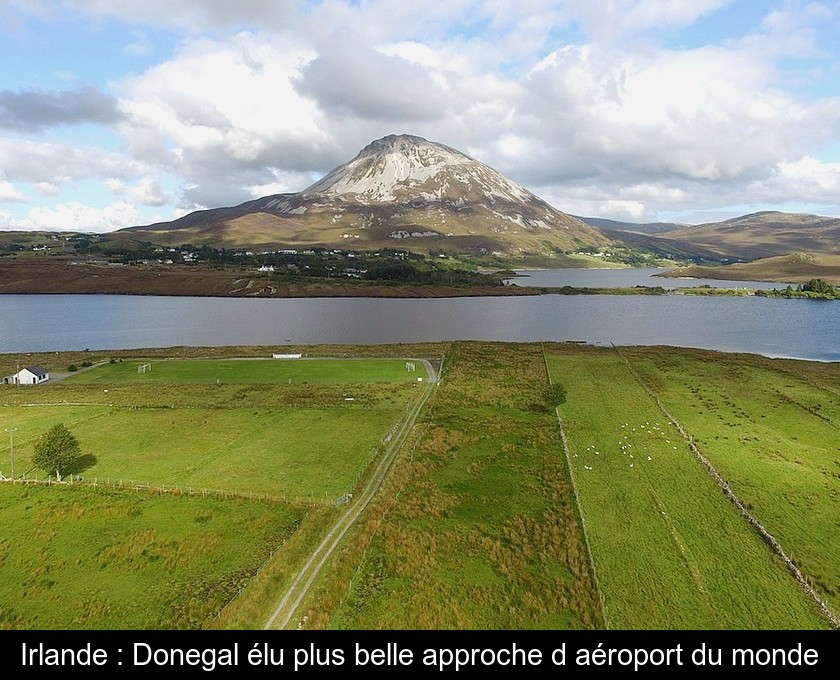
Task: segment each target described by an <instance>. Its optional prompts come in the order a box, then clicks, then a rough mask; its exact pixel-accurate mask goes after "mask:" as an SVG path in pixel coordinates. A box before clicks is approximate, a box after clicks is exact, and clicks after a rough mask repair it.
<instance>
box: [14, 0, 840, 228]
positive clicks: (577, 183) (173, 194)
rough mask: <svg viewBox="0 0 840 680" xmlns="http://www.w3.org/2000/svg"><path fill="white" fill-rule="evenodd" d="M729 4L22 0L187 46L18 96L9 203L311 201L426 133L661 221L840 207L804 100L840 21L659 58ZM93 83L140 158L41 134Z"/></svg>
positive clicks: (553, 191)
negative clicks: (82, 189) (169, 34)
mask: <svg viewBox="0 0 840 680" xmlns="http://www.w3.org/2000/svg"><path fill="white" fill-rule="evenodd" d="M730 4H732V3H731V2H730V0H603V1H600V2H592V1H591V0H565V1H563V2H560V1H558V0H520V2H513V1H512V0H448V1H447V2H445V3H407V2H402V1H397V0H366V1H365V2H361V3H358V2H349V1H345V0H324V1H322V2H315V3H309V2H305V1H304V0H300V1H289V2H274V1H272V0H243V1H242V2H237V3H231V2H226V0H196V1H195V2H191V3H175V4H173V3H170V2H163V0H148V1H147V2H145V3H133V4H132V3H123V2H118V3H114V2H107V1H106V0H65V1H64V2H62V3H61V11H58V10H56V7H55V5H54V3H46V2H45V3H38V2H33V3H15V4H14V7H16V8H17V9H16V10H15V11H16V12H17V13H18V14H19V15H20V16H26V15H27V14H29V15H32V14H33V13H37V12H41V16H42V17H43V18H44V20H48V17H49V15H50V11H51V10H55V12H54V13H55V14H56V16H58V17H59V20H60V17H61V15H62V13H63V12H77V13H78V12H83V13H85V16H87V17H90V18H93V19H94V20H95V21H98V20H100V19H103V18H117V19H119V20H121V21H123V22H132V24H133V25H128V26H125V27H124V28H125V29H126V31H124V32H123V33H122V34H121V39H123V40H125V37H126V35H129V36H130V37H129V39H133V40H134V42H133V43H132V45H129V46H128V49H129V51H133V52H136V53H137V54H140V53H145V54H146V55H148V54H149V52H148V49H149V48H151V46H152V45H153V44H155V43H154V41H153V40H151V38H154V37H156V36H155V35H154V31H155V30H156V27H159V26H166V27H167V28H168V29H174V30H176V31H181V35H182V36H191V37H186V38H184V40H183V42H182V43H181V45H180V47H179V49H178V50H177V52H176V53H175V54H174V55H172V56H171V57H170V58H169V59H168V60H167V61H164V62H162V63H159V64H157V65H156V66H154V67H152V68H149V69H147V70H146V71H144V72H142V73H139V74H135V75H129V76H126V77H124V78H123V79H122V80H118V81H114V82H111V83H108V84H107V87H106V86H104V85H102V84H99V85H96V87H97V88H98V90H90V91H88V90H84V89H78V90H75V91H73V92H71V93H65V94H64V95H62V96H59V95H56V94H49V93H46V94H45V93H39V96H38V97H34V94H33V93H32V92H29V91H28V90H21V91H20V92H24V91H26V92H28V93H29V95H30V96H29V97H27V98H25V100H24V98H22V97H21V96H20V92H18V93H17V94H15V93H10V92H8V91H6V93H5V100H4V101H6V104H7V109H8V110H9V111H10V112H11V113H10V116H11V117H10V118H9V121H8V126H11V127H13V129H14V130H15V131H16V133H19V134H20V135H21V137H20V138H8V139H1V138H0V157H1V158H3V166H4V167H3V169H4V171H5V175H4V178H5V179H6V180H8V181H7V185H8V186H6V187H5V193H6V195H12V193H11V190H10V189H9V187H11V188H12V190H14V191H18V190H17V189H16V187H15V186H13V185H12V184H9V183H11V182H14V183H15V185H16V186H20V187H24V184H22V183H30V184H32V185H33V187H34V188H35V189H37V191H38V192H39V193H40V194H41V195H42V196H60V200H64V199H67V198H68V196H67V195H66V194H63V193H62V194H59V192H61V191H65V190H67V188H68V187H72V186H73V184H74V183H78V182H79V181H81V180H95V181H98V182H101V183H102V184H103V186H104V187H105V188H106V189H108V191H109V192H110V194H109V193H107V192H103V194H102V196H101V197H100V200H99V204H100V205H101V204H104V203H106V202H108V201H109V200H113V201H114V206H117V205H122V204H129V203H131V204H135V205H138V206H142V205H147V206H156V207H159V208H161V209H162V210H161V212H167V211H173V212H176V214H177V213H180V212H181V211H189V210H191V209H194V208H197V207H202V206H206V207H216V206H222V205H234V204H236V203H238V202H241V201H244V200H248V199H251V198H253V197H255V196H260V195H265V194H269V193H281V192H287V191H296V190H299V189H302V188H304V187H305V186H307V185H308V184H310V183H311V182H312V180H313V179H314V178H316V177H317V176H318V175H320V174H322V173H325V172H327V171H329V170H330V169H331V168H332V167H334V166H335V165H337V164H339V163H342V162H345V161H347V160H349V159H350V158H351V157H352V156H354V155H355V154H356V153H357V152H358V150H359V149H360V148H361V147H362V146H364V145H365V144H367V143H369V142H370V141H371V140H373V139H376V138H379V137H382V136H384V135H386V134H390V133H399V132H408V133H414V134H419V135H421V136H424V137H426V138H428V139H431V140H434V141H440V142H443V143H445V144H449V145H451V146H454V147H456V148H459V149H461V150H462V151H465V152H466V153H469V154H470V155H472V156H473V157H475V158H477V159H478V160H481V161H484V162H486V163H488V164H490V165H492V166H493V167H496V168H497V169H498V170H500V171H501V172H503V173H505V174H507V175H509V176H510V177H511V178H512V179H513V180H514V181H517V182H519V183H521V184H524V185H525V186H527V187H529V188H531V189H532V190H534V191H536V192H537V193H539V194H541V195H543V196H544V197H545V198H547V199H548V200H551V201H552V202H553V203H554V204H555V205H557V207H559V208H560V209H563V210H567V211H570V212H586V213H587V214H599V211H598V210H596V208H600V214H603V215H605V216H614V217H615V216H619V215H621V216H623V217H625V218H628V219H629V218H632V219H643V218H644V217H645V216H646V215H647V216H655V215H656V214H657V213H659V212H662V211H667V210H672V211H673V210H680V209H692V210H698V209H700V208H702V207H714V206H719V205H721V204H722V203H726V202H729V203H730V204H732V205H735V204H738V205H741V204H749V203H750V202H751V200H752V199H751V197H752V198H753V199H754V200H775V197H779V198H780V200H781V197H788V196H793V195H794V194H795V193H796V192H801V194H802V195H801V196H800V197H799V198H800V199H801V200H803V201H805V200H809V199H813V200H814V201H822V202H826V201H832V202H833V203H836V198H830V195H831V192H832V191H835V194H836V178H837V170H836V168H835V167H834V164H832V163H820V162H819V161H816V160H815V159H814V158H813V156H816V155H817V154H818V153H819V152H820V150H821V149H822V148H825V147H827V146H828V147H829V148H830V145H831V144H833V143H834V142H835V141H836V140H837V139H838V138H840V114H838V111H840V107H838V103H840V102H838V100H837V99H834V98H831V97H828V96H825V95H819V94H814V93H813V91H812V94H811V96H810V98H807V97H804V96H802V95H800V94H798V90H797V87H794V86H793V85H792V84H794V85H796V86H800V85H801V84H802V83H807V82H809V81H808V78H809V77H811V76H810V75H809V73H810V72H809V71H808V70H807V65H806V64H803V65H802V67H801V69H792V67H791V63H792V62H794V61H795V60H797V59H803V58H804V57H807V56H812V55H819V54H820V52H821V50H823V51H824V50H825V49H826V47H827V43H826V37H825V33H824V32H823V25H824V24H828V23H830V22H831V21H835V20H836V17H835V15H836V11H835V10H834V9H833V7H832V6H831V5H829V4H828V3H817V2H811V3H804V2H784V3H782V2H780V3H777V4H775V5H773V8H772V11H768V13H767V15H766V16H765V17H764V20H763V21H762V22H761V23H760V24H759V25H757V26H755V27H752V28H750V29H749V30H748V32H747V34H746V35H742V36H740V37H738V36H736V37H734V38H732V39H731V40H723V39H719V40H718V41H717V43H715V44H709V45H707V46H705V47H698V48H695V49H677V48H672V49H665V48H663V47H661V46H658V44H657V43H658V41H661V40H662V39H663V38H662V36H666V35H667V36H668V37H669V38H672V37H674V36H679V35H680V34H679V33H678V31H680V30H681V29H683V28H685V27H689V26H691V25H692V24H693V23H694V22H696V21H697V20H698V19H699V18H701V17H703V16H706V15H707V14H710V13H712V12H714V11H716V10H719V9H721V8H724V7H726V6H728V5H730ZM736 9H737V7H732V11H735V10H736ZM101 23H102V25H103V26H104V25H106V24H107V23H108V22H104V21H103V22H101ZM256 27H259V28H256ZM205 30H210V31H211V33H212V36H213V37H212V38H211V37H206V36H202V31H205ZM706 30H711V29H710V28H709V26H708V25H707V26H706ZM686 36H687V37H688V38H689V39H688V41H687V42H688V43H689V44H692V43H693V39H694V38H695V36H688V34H686ZM677 42H678V41H677V40H674V41H673V44H676V43H677ZM832 44H833V43H832ZM823 65H824V68H825V69H826V71H825V72H826V73H827V72H828V69H829V66H825V62H823ZM831 66H832V67H833V68H836V64H835V65H831ZM823 77H824V76H823ZM97 92H100V93H101V92H107V93H109V95H110V94H113V95H116V97H117V102H116V107H112V109H109V110H111V111H112V114H111V115H109V116H108V117H106V119H105V120H104V121H103V122H105V123H108V124H110V123H111V122H113V121H114V120H116V118H117V116H116V115H115V114H114V109H115V112H116V113H118V114H119V116H121V118H120V120H119V123H118V126H117V130H118V131H119V134H121V135H122V137H123V140H124V142H125V149H124V150H123V151H121V152H118V153H115V152H105V151H102V150H99V149H96V148H93V147H86V146H83V145H78V146H76V145H71V144H62V143H57V142H55V141H54V140H52V141H47V137H46V133H44V131H43V128H44V126H43V125H42V126H41V127H39V128H38V129H37V130H35V132H34V133H32V131H31V130H28V129H24V128H25V123H26V121H27V120H28V118H27V116H26V115H24V114H25V113H26V111H27V110H28V109H26V107H25V106H24V105H26V104H33V103H34V104H37V105H38V107H39V110H45V108H44V107H45V106H46V109H47V112H48V113H49V112H50V111H52V112H53V113H54V115H53V116H52V118H50V117H49V116H47V118H49V120H48V121H47V122H50V123H52V122H55V120H63V119H62V118H61V116H59V114H63V115H64V119H67V118H73V116H76V118H80V116H81V114H85V115H84V116H81V118H80V119H82V120H93V119H95V117H94V116H93V115H92V114H91V107H90V106H88V105H87V103H88V102H91V101H95V99H96V98H95V97H92V96H87V95H92V94H96V93H97ZM71 94H72V95H73V96H70V95H71ZM83 94H84V95H86V96H82V95H83ZM102 101H104V102H105V103H107V104H109V106H111V105H112V102H111V100H110V99H109V98H105V99H102ZM47 105H49V106H47ZM9 107H11V108H9ZM106 108H107V107H106ZM56 112H57V113H56ZM12 114H14V115H12ZM70 114H72V115H70ZM30 127H31V126H30ZM30 133H32V134H30ZM26 134H29V137H28V138H26V137H25V135H26ZM38 135H41V136H40V137H39V136H38ZM106 178H110V180H111V181H110V182H108V184H107V186H105V183H106ZM164 178H166V179H165V180H164ZM173 182H174V184H173ZM176 184H177V185H178V186H179V187H180V188H179V189H177V190H171V189H168V190H164V188H163V187H164V185H166V186H167V187H171V186H175V185H176ZM1 191H3V185H0V192H1ZM27 191H28V189H27ZM18 193H19V194H20V192H18ZM30 193H33V195H34V192H30ZM20 195H22V194H20ZM0 196H2V194H1V193H0ZM57 200H59V199H57ZM91 202H94V201H91ZM61 205H72V203H70V202H69V201H68V200H64V202H63V203H62V204H61ZM575 206H580V208H581V209H578V208H575ZM77 208H78V206H77ZM583 208H591V210H586V211H584V210H583ZM56 210H57V209H56ZM79 210H80V208H79ZM91 210H106V209H104V208H103V209H99V208H97V209H93V208H92V209H91ZM65 213H66V210H65Z"/></svg>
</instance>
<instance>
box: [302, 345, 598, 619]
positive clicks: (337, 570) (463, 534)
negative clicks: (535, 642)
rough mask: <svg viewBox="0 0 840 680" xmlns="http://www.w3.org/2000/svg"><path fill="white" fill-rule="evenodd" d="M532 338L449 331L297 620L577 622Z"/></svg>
mask: <svg viewBox="0 0 840 680" xmlns="http://www.w3.org/2000/svg"><path fill="white" fill-rule="evenodd" d="M546 384H547V376H546V372H545V364H544V362H543V357H542V352H541V350H540V348H539V346H538V345H536V346H535V345H509V344H491V343H456V344H454V345H453V346H452V348H451V349H450V351H449V352H448V354H447V359H446V362H445V364H444V368H443V373H442V383H441V385H440V386H439V387H438V388H437V390H436V395H434V396H433V400H434V401H433V404H432V406H431V408H430V410H429V411H428V414H427V416H426V418H425V419H424V421H423V423H422V424H421V425H420V430H419V433H418V436H417V437H416V438H415V439H414V441H413V442H411V443H410V444H409V446H408V449H409V452H408V453H407V455H406V456H404V457H403V459H402V461H401V463H399V464H398V465H397V467H396V469H395V470H394V471H393V473H392V475H391V478H390V480H389V483H388V485H386V487H385V489H384V490H383V492H382V493H381V495H380V497H379V499H378V501H377V502H376V504H375V505H374V506H373V507H372V509H371V510H370V512H369V513H368V517H367V521H366V522H365V523H364V524H363V525H362V526H361V527H359V528H358V530H357V531H356V532H354V536H353V538H352V540H351V541H349V542H348V544H347V547H346V549H345V552H344V553H342V555H340V556H338V558H337V559H336V560H335V561H334V567H333V570H332V572H331V573H330V574H329V575H328V576H327V578H326V579H325V581H324V582H323V584H322V587H321V590H320V592H319V594H318V596H317V598H316V601H315V602H314V603H313V604H312V605H311V606H310V608H309V609H308V612H307V616H308V623H307V626H313V627H328V628H343V629H358V628H421V629H429V628H433V629H434V628H443V629H455V628H476V629H500V628H501V629H527V628H559V629H572V628H591V627H601V626H602V625H603V620H602V618H601V611H600V604H599V599H598V593H597V590H596V588H595V584H594V582H593V580H592V574H591V570H590V565H589V559H588V556H587V553H586V547H585V544H584V541H583V535H582V533H581V527H580V524H579V523H578V519H577V514H576V508H575V504H574V498H573V496H572V494H571V488H570V486H569V483H568V479H567V476H566V469H565V462H564V460H563V457H562V454H561V453H560V451H561V448H560V438H559V430H558V427H557V422H556V419H555V416H554V414H553V413H550V412H549V411H548V409H547V408H546V407H545V405H544V400H543V391H544V388H545V385H546Z"/></svg>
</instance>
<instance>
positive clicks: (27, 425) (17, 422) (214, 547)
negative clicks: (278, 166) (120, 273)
mask: <svg viewBox="0 0 840 680" xmlns="http://www.w3.org/2000/svg"><path fill="white" fill-rule="evenodd" d="M138 363H148V362H147V361H146V360H142V359H141V360H138V361H123V362H119V361H117V362H115V363H106V364H103V365H101V366H96V367H94V368H92V369H90V370H88V371H81V372H79V373H77V374H75V375H73V376H71V378H69V379H66V380H62V381H58V382H56V383H53V384H48V385H43V386H39V387H37V388H21V387H15V386H3V387H2V388H0V422H2V423H3V424H4V426H8V427H9V428H15V473H16V476H17V477H18V478H20V477H21V476H25V477H26V478H28V479H33V478H41V479H44V478H46V476H47V473H46V472H45V471H41V470H37V469H35V468H34V467H33V465H32V462H31V461H32V455H33V452H34V444H35V441H36V439H37V437H38V436H40V435H41V434H43V433H44V432H46V431H47V430H48V429H49V428H50V427H51V426H52V425H54V424H56V423H58V422H62V423H64V424H65V425H66V426H67V427H68V428H69V429H70V431H71V432H72V433H73V434H74V435H75V436H76V438H77V439H78V441H79V443H80V445H81V452H82V456H81V459H80V460H79V462H78V464H77V466H76V468H75V469H73V470H67V471H64V472H65V475H66V474H67V473H68V472H71V473H73V474H74V476H75V478H76V480H77V481H78V480H79V478H81V482H82V483H74V484H73V486H72V487H68V486H67V485H60V486H51V487H43V486H37V485H30V486H23V485H14V486H11V485H2V486H0V524H2V525H3V526H7V527H13V528H12V529H11V530H10V531H9V532H7V533H5V534H4V535H3V538H2V540H0V579H2V582H3V585H2V586H0V627H8V628H35V627H43V628H121V629H125V628H170V627H177V628H185V627H213V624H214V620H213V619H212V617H213V615H214V614H215V613H218V612H219V611H220V609H221V608H222V607H223V606H224V605H225V604H226V603H228V602H229V601H230V600H231V599H232V598H233V597H234V596H235V595H236V594H237V592H239V589H240V588H242V587H243V586H245V585H246V584H248V583H249V582H250V581H251V579H252V577H253V576H254V574H255V573H256V570H257V568H258V567H260V566H261V565H264V564H265V563H266V560H267V558H268V556H269V555H270V554H271V553H272V552H274V551H277V550H280V549H281V548H282V547H283V546H284V544H285V542H286V539H287V538H288V537H290V536H291V535H292V533H293V531H294V530H295V529H296V527H297V526H298V525H299V524H300V523H301V522H302V521H303V522H304V526H308V527H309V529H307V536H309V535H310V534H311V536H310V537H309V538H307V539H306V540H305V541H304V543H305V542H306V541H311V540H312V536H317V535H318V532H319V531H320V530H321V528H322V527H321V524H320V523H318V522H315V524H313V522H312V521H309V520H306V519H305V518H306V517H308V516H309V515H310V514H311V513H312V512H314V513H315V515H313V517H316V516H320V514H323V512H322V510H315V511H313V510H311V509H310V508H306V509H302V507H301V506H296V505H294V504H292V503H291V501H293V499H304V500H316V501H324V502H327V501H331V500H332V499H334V498H336V497H337V496H339V495H341V494H343V493H345V492H347V491H350V490H352V488H353V485H354V483H355V482H356V480H357V479H358V478H359V476H360V475H361V474H362V473H363V472H364V470H365V469H366V467H367V465H368V463H369V462H370V460H371V457H372V455H375V454H376V453H377V452H378V451H379V450H380V447H381V446H382V442H383V441H384V440H385V439H386V438H387V437H388V435H389V432H390V431H391V429H392V428H393V427H394V426H395V424H396V423H398V422H399V420H400V419H401V418H402V416H403V413H404V409H405V408H406V406H407V405H408V403H409V402H410V401H411V400H412V399H413V398H414V397H415V395H416V394H417V391H418V390H419V389H420V386H419V385H418V383H417V378H418V377H422V378H423V379H424V380H425V379H426V377H427V375H426V372H425V369H424V367H423V364H422V363H421V362H415V367H416V370H415V371H412V372H409V371H408V370H406V361H405V360H395V359H390V360H378V359H359V360H355V359H329V360H304V361H295V362H290V361H281V360H276V361H272V360H238V359H218V360H183V361H179V360H176V359H167V360H154V359H153V360H151V363H152V364H153V369H152V372H149V373H145V374H139V373H137V369H136V366H137V364H138ZM216 375H222V376H223V378H222V379H221V380H220V381H219V382H218V383H217V379H216V377H215V376H216ZM289 380H291V384H290V383H289ZM0 441H2V440H0ZM0 461H2V462H0V472H2V473H3V474H5V475H6V476H8V475H9V474H10V467H11V451H10V449H9V447H8V446H7V447H6V448H5V450H4V449H3V447H2V446H1V445H0ZM106 480H107V481H110V482H122V483H123V485H128V484H130V483H134V484H137V485H149V486H150V487H157V488H160V487H164V488H166V489H169V490H170V491H172V490H174V489H178V490H181V491H183V492H193V493H197V492H200V491H202V490H205V489H206V490H210V491H211V492H212V491H224V492H232V493H233V494H234V495H233V497H230V496H228V497H225V498H224V499H222V498H220V497H219V496H214V495H213V494H212V493H211V494H210V495H208V496H206V497H205V496H204V494H203V493H199V494H198V495H183V496H179V495H172V494H166V495H158V494H156V493H154V492H152V491H150V490H148V489H147V488H143V487H141V488H139V489H132V488H131V487H129V486H126V487H123V488H120V489H119V490H117V489H114V488H107V489H106V488H103V486H102V483H103V482H105V481H106ZM94 483H96V484H98V486H93V487H91V486H89V485H90V484H94ZM236 494H239V496H237V495H236ZM253 495H256V496H257V498H256V499H255V498H253V497H252V496H253ZM261 495H267V496H269V497H271V498H273V499H282V498H288V500H289V501H290V503H276V502H269V501H263V500H259V497H260V496H261ZM329 510H330V509H329V508H327V511H328V512H329ZM295 554H296V555H297V553H295ZM299 557H300V556H299V555H298V556H297V557H295V558H294V559H298V558H299ZM272 564H275V566H274V567H273V568H277V567H276V558H275V560H274V561H272ZM280 573H285V572H284V571H283V569H280ZM271 582H273V580H271ZM208 617H209V618H208ZM240 625H241V622H240Z"/></svg>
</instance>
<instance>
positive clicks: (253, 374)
mask: <svg viewBox="0 0 840 680" xmlns="http://www.w3.org/2000/svg"><path fill="white" fill-rule="evenodd" d="M407 363H408V362H407V361H406V360H401V359H355V358H354V359H336V358H332V359H326V358H317V359H189V360H186V359H164V360H160V359H149V360H144V359H142V358H141V359H134V360H129V361H117V362H115V363H106V364H103V365H101V366H96V367H94V368H92V369H90V370H87V371H80V372H79V373H76V374H75V375H72V376H71V377H69V378H67V379H66V380H67V381H68V382H69V383H74V384H85V385H108V384H123V383H145V384H189V385H200V384H207V383H217V382H221V383H232V384H238V385H243V384H244V385H265V384H280V383H287V384H288V383H315V384H325V383H326V384H331V385H335V384H346V383H371V382H399V381H416V380H417V379H418V378H422V379H423V380H425V379H426V377H427V376H426V369H425V368H424V366H423V364H422V363H421V362H419V361H417V362H414V367H415V369H414V371H409V370H408V369H407V368H406V364H407ZM143 365H148V366H150V367H151V368H150V369H149V370H148V371H147V372H145V373H138V370H137V369H138V367H140V366H143Z"/></svg>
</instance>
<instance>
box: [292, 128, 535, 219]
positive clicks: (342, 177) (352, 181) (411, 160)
mask: <svg viewBox="0 0 840 680" xmlns="http://www.w3.org/2000/svg"><path fill="white" fill-rule="evenodd" d="M303 193H304V194H313V193H320V194H327V195H330V196H332V197H336V196H338V197H342V198H344V199H346V200H353V201H357V202H361V203H366V204H367V203H379V202H392V201H406V202H410V201H415V202H416V201H417V200H425V201H432V202H443V203H463V202H468V201H476V200H482V201H483V200H489V201H490V202H494V201H496V200H501V201H521V200H532V199H534V198H536V197H534V196H533V194H531V193H530V192H529V191H527V190H526V189H524V188H522V187H520V186H518V185H516V184H514V183H513V182H511V181H510V180H508V179H507V178H506V177H504V176H503V175H501V174H500V173H498V172H497V171H496V170H494V169H493V168H491V167H489V166H487V165H485V164H484V163H480V162H479V161H476V160H475V159H473V158H470V157H469V156H467V155H466V154H464V153H461V152H460V151H457V150H455V149H453V148H451V147H449V146H446V145H444V144H438V143H436V142H430V141H428V140H426V139H424V138H423V137H417V136H415V135H388V136H387V137H383V138H382V139H377V140H375V141H373V142H371V143H370V144H368V145H367V146H366V147H365V148H363V149H362V150H361V151H360V152H359V153H358V154H357V155H356V157H355V158H353V159H352V160H351V161H349V162H347V163H345V164H343V165H340V166H338V167H337V168H335V169H334V170H332V171H331V172H330V173H329V174H327V175H326V176H325V177H324V178H323V179H321V180H319V181H317V182H315V184H313V185H311V186H310V187H308V188H307V189H305V190H304V191H303Z"/></svg>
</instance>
